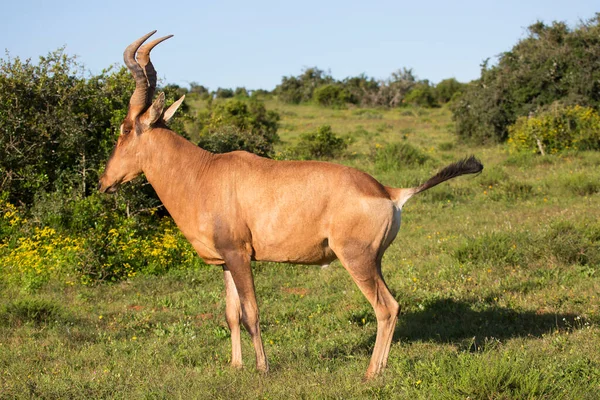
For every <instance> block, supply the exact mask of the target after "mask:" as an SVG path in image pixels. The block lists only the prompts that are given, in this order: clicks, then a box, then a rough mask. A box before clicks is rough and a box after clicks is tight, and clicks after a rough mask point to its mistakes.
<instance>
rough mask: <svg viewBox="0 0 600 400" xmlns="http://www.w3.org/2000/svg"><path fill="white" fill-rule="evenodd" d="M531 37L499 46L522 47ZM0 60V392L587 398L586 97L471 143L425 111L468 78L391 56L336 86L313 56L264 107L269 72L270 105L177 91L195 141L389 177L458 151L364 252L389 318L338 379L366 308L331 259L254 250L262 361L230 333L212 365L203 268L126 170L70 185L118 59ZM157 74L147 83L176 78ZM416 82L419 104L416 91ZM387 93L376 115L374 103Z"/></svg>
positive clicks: (214, 295)
mask: <svg viewBox="0 0 600 400" xmlns="http://www.w3.org/2000/svg"><path fill="white" fill-rule="evenodd" d="M557 26H558V25H556V24H554V25H552V27H544V29H542V31H543V32H545V33H544V34H543V35H541V36H540V37H543V38H546V39H548V38H547V37H546V35H549V34H550V32H552V30H553V29H557V28H556V27H557ZM586 29H590V30H592V29H596V25H595V23H589V24H587V25H584V26H582V27H579V28H577V29H575V30H569V29H567V31H566V33H565V35H566V36H564V37H563V39H564V41H565V42H568V43H572V44H573V43H575V44H576V43H577V40H576V39H577V37H580V36H581V37H583V36H585V35H587V31H586ZM573 34H575V36H576V37H575V38H573V37H571V36H570V35H573ZM577 35H579V36H577ZM585 37H586V38H587V36H585ZM530 39H531V41H529V40H530ZM534 39H535V38H528V39H525V40H524V41H522V42H523V43H529V45H530V46H531V47H532V48H533V49H535V48H536V45H535V43H537V42H536V41H535V40H539V39H535V40H534ZM546 39H543V40H546ZM588 39H589V38H588ZM588 39H586V40H588ZM548 40H549V39H548ZM589 40H590V42H589V43H595V42H594V41H593V40H592V39H589ZM594 40H595V39H594ZM521 44H522V43H520V44H519V45H521ZM575 48H577V47H573V49H575ZM548 49H550V50H551V49H552V47H548ZM550 50H548V51H550ZM587 50H588V52H589V54H591V56H593V54H595V51H596V50H594V49H593V48H591V49H587ZM513 51H514V49H513ZM533 53H535V52H533ZM533 53H532V54H533ZM571 53H572V54H573V55H574V56H577V54H579V53H578V52H571ZM561 54H562V53H561ZM504 62H505V61H501V62H500V63H499V66H497V67H491V68H489V69H484V70H485V71H488V70H489V71H491V70H494V69H495V68H500V66H503V65H504V64H503V63H504ZM582 65H587V64H585V63H583V64H582ZM0 67H1V68H0V72H1V74H0V105H1V107H0V151H2V152H3V153H2V155H1V156H0V168H1V169H0V171H1V172H2V180H1V181H0V184H1V185H2V186H0V189H1V190H0V192H1V194H0V365H2V368H0V398H7V399H8V398H11V399H12V398H32V397H33V398H235V397H244V398H284V397H285V398H293V399H294V398H386V399H387V398H419V399H420V398H431V397H432V396H434V397H439V398H452V399H454V398H456V399H462V398H477V399H479V398H494V399H496V398H507V399H508V398H510V399H520V398H552V399H554V398H573V399H592V398H595V397H596V393H597V392H598V390H599V389H600V350H599V349H600V341H599V338H600V325H599V324H600V299H599V297H598V293H600V281H599V280H598V274H599V270H600V224H599V223H598V221H600V201H599V200H600V168H599V167H600V152H599V151H598V142H597V140H598V138H597V133H598V111H597V106H596V105H595V104H592V103H591V102H590V103H586V102H585V101H582V102H581V103H579V102H577V101H571V100H569V99H571V97H569V96H567V97H561V98H560V99H558V100H559V102H555V101H554V100H552V101H550V100H548V103H545V102H542V101H541V100H540V101H539V102H538V103H536V107H535V108H532V109H531V110H530V111H533V112H531V113H529V111H528V112H527V114H526V115H522V116H521V118H519V116H517V117H516V118H515V119H514V121H513V122H516V123H515V124H514V125H512V126H511V124H512V123H513V122H511V123H510V124H508V125H506V130H507V135H510V136H509V138H510V139H511V141H510V143H508V144H498V143H494V141H493V140H492V141H491V142H490V141H487V140H481V142H486V144H485V145H480V144H478V143H477V141H475V142H468V141H465V140H463V139H465V137H464V136H457V135H456V134H455V130H456V128H457V126H461V128H460V129H463V128H464V126H462V125H461V124H463V123H466V122H464V121H466V120H464V121H459V120H458V119H456V120H455V121H453V116H452V113H451V110H450V107H448V106H447V105H446V103H450V105H452V107H458V109H460V107H462V105H461V104H463V103H461V101H466V100H465V99H467V100H468V99H473V98H474V97H470V96H474V94H473V92H472V91H473V90H475V89H473V86H472V85H470V86H469V87H468V88H466V89H465V87H464V86H461V84H457V82H455V81H453V80H446V81H443V82H440V83H438V84H437V85H435V86H434V85H431V84H429V83H428V82H426V81H419V80H417V79H413V80H412V81H411V79H410V74H409V72H410V71H408V70H403V71H401V72H400V73H398V74H397V76H396V78H391V79H390V80H389V81H387V82H386V84H385V85H382V83H381V82H377V81H376V80H374V79H372V78H367V77H366V76H364V75H363V76H359V77H355V78H348V79H346V80H344V81H342V82H336V81H335V80H332V79H329V77H328V74H325V73H324V72H323V71H320V72H319V71H318V69H315V70H313V71H312V72H310V73H307V74H305V75H302V79H298V78H297V79H296V81H294V79H292V78H287V81H289V82H288V83H287V87H296V89H295V90H296V92H295V93H297V94H299V95H300V98H301V100H299V102H300V103H301V104H294V102H287V101H282V96H283V97H285V93H288V92H287V89H286V90H283V89H280V90H279V91H278V92H277V93H276V96H275V97H276V98H273V97H272V95H271V94H270V93H267V92H265V91H253V92H248V91H247V90H245V89H244V90H242V89H239V90H237V89H236V90H233V91H232V92H233V96H232V97H231V96H230V97H227V98H224V99H221V98H216V97H217V96H216V94H215V93H211V92H210V91H209V89H208V88H205V87H203V86H201V85H198V84H193V85H191V87H190V90H189V91H188V92H189V95H188V97H187V98H186V99H187V100H186V101H187V102H188V104H189V106H190V109H189V110H187V111H186V112H184V113H183V114H182V115H181V116H180V117H179V118H178V119H177V120H175V121H173V126H174V127H175V128H176V130H177V131H179V132H181V133H184V134H185V135H187V136H189V137H190V138H192V139H193V140H194V141H196V142H198V141H200V142H201V143H202V145H203V146H206V147H207V148H210V149H213V150H215V151H228V150H231V149H237V148H247V149H250V150H253V151H255V152H257V153H260V154H266V155H269V156H272V157H274V158H281V159H289V158H302V159H308V158H323V159H330V160H333V161H334V162H339V163H343V164H346V165H349V166H353V167H357V168H360V169H362V170H364V171H366V172H368V173H370V174H373V175H374V176H375V177H376V178H378V179H379V180H380V181H381V182H382V183H384V184H386V185H390V186H395V187H410V186H415V185H417V184H419V183H422V182H423V181H424V180H425V179H426V178H428V177H429V176H431V174H432V173H433V172H434V171H436V170H437V169H438V168H439V167H441V166H443V165H446V164H447V163H449V162H451V161H454V160H456V159H459V158H462V157H464V156H465V155H467V154H471V153H474V154H476V155H478V156H479V157H480V158H481V159H482V161H483V163H484V165H485V169H484V171H483V173H482V174H480V175H479V176H476V177H463V178H460V179H457V180H454V181H452V182H449V183H447V184H444V185H440V186H439V187H436V188H434V189H432V190H430V191H427V192H425V193H423V194H419V195H418V196H415V198H414V199H411V200H410V201H409V202H408V203H407V204H406V205H405V207H404V210H403V222H402V228H401V230H400V232H399V235H398V238H397V239H396V241H395V242H394V243H393V244H392V245H391V246H390V248H389V249H388V251H387V252H386V255H385V257H384V259H383V273H384V276H385V277H386V281H387V283H388V286H389V287H390V288H391V290H392V292H393V293H394V295H395V297H396V298H397V300H398V302H399V303H400V305H401V313H400V316H399V322H398V326H397V328H396V331H395V335H394V339H393V343H392V349H391V352H390V358H389V363H388V368H387V370H386V371H385V372H384V374H383V375H382V376H381V377H379V378H377V379H375V380H373V381H370V382H361V379H362V376H363V373H364V371H365V368H366V366H367V364H368V360H369V357H370V354H371V350H372V346H373V344H374V339H375V337H374V336H375V325H376V321H375V317H374V314H373V312H372V308H371V306H370V305H369V304H368V303H367V301H366V300H365V299H364V297H363V296H362V294H361V293H360V291H359V290H358V289H357V288H356V287H355V285H354V284H353V282H352V279H351V278H350V277H349V276H348V274H347V272H346V271H345V270H344V268H343V267H342V266H341V265H340V264H339V262H334V263H333V264H332V265H331V266H330V267H329V268H319V267H313V266H300V265H288V264H276V263H263V262H257V263H255V264H254V272H255V284H256V288H257V296H258V301H259V307H260V310H261V325H262V330H263V338H264V340H265V346H266V351H267V355H268V357H269V360H270V364H271V373H270V374H269V375H267V376H262V375H260V374H258V373H257V372H256V371H255V368H254V365H253V360H254V355H253V351H252V345H251V341H250V338H249V336H248V335H245V334H243V355H244V360H245V362H246V368H245V369H243V370H239V371H238V370H233V369H231V368H230V367H229V366H228V360H229V357H230V341H229V331H228V329H227V324H226V322H225V318H224V315H223V314H224V308H225V298H224V288H223V282H222V277H221V276H222V273H221V272H220V268H219V267H215V266H208V265H205V264H204V263H203V262H202V261H201V260H200V259H199V258H198V257H197V256H196V255H195V253H194V251H193V249H192V248H191V246H190V245H189V243H187V241H186V240H185V239H184V237H183V236H182V235H181V234H180V233H179V231H178V230H177V229H176V227H175V226H174V225H173V223H172V221H171V219H170V218H169V216H168V214H167V213H166V211H165V210H164V209H163V208H162V206H161V205H160V202H159V201H158V199H156V197H155V195H154V194H153V192H152V190H151V188H150V185H148V184H146V183H145V182H144V181H143V179H141V180H139V181H137V182H132V183H130V184H127V185H125V186H124V187H122V188H121V190H120V191H119V192H118V193H117V194H116V195H114V196H106V195H99V194H97V193H95V192H94V186H95V183H96V181H97V176H98V173H99V172H100V171H101V170H102V164H103V162H105V161H106V159H107V158H108V156H109V153H110V149H111V147H112V145H113V144H114V141H115V139H116V135H117V131H118V123H119V122H120V120H121V118H122V117H123V114H124V112H125V110H126V105H127V102H128V99H129V95H130V94H131V90H132V87H131V86H132V80H131V79H130V77H129V75H128V74H127V73H125V71H124V70H122V69H116V68H113V69H109V70H107V71H104V72H103V73H102V74H100V75H99V76H91V77H88V76H85V74H84V73H83V68H82V67H81V66H80V65H78V64H77V63H76V62H75V60H73V59H72V58H70V57H68V56H67V55H65V54H64V53H63V52H62V51H58V52H55V53H51V54H50V55H49V56H48V57H44V58H42V59H41V60H40V62H39V63H38V64H33V63H31V62H30V61H21V60H19V59H11V58H7V59H6V60H2V61H0ZM500 69H502V68H500ZM500 69H498V70H497V71H500ZM590 71H591V70H590ZM590 73H592V72H590ZM484 74H487V72H485V73H484ZM544 76H545V75H544ZM482 79H484V78H483V77H482ZM540 79H541V78H540ZM544 79H545V78H544ZM284 80H285V79H284ZM297 81H299V82H300V84H298V82H297ZM305 81H306V82H313V83H315V85H314V87H313V88H312V90H308V88H310V85H309V84H306V85H304V82H305ZM290 82H295V83H290ZM557 82H559V81H557ZM590 82H592V81H590ZM317 83H318V84H317ZM294 85H296V86H294ZM327 85H329V86H327ZM394 85H396V86H394ZM475 85H476V84H475ZM407 86H410V90H407V91H406V92H403V93H404V95H403V96H400V97H395V96H396V95H397V94H398V93H399V91H401V90H404V89H405V88H406V87H407ZM322 87H326V88H327V87H328V88H327V89H319V88H322ZM331 87H335V88H341V89H340V90H342V92H343V93H344V95H343V96H348V97H347V98H349V99H351V102H350V104H353V103H352V102H353V101H355V103H354V104H355V106H352V107H349V108H345V107H343V106H341V105H340V104H341V103H340V104H333V103H332V104H326V106H325V107H324V106H323V105H325V104H323V105H322V103H321V102H319V101H317V100H316V98H317V97H319V98H320V96H324V97H323V98H332V99H337V98H338V97H339V96H338V94H339V93H341V92H338V91H337V89H333V90H331ZM392 87H394V88H395V89H393V90H392V89H391V88H392ZM163 89H164V90H165V91H166V92H167V95H168V97H169V98H170V99H171V100H173V99H175V98H176V97H177V96H178V95H179V94H181V93H182V92H183V91H186V89H182V88H180V87H177V86H175V85H167V86H165V87H164V88H163ZM442 89H443V90H442ZM320 90H322V91H323V94H318V93H319V92H320ZM582 90H583V89H582ZM461 91H464V92H463V93H464V94H463V95H461ZM292 92H294V91H290V92H289V93H292ZM332 93H337V94H332ZM361 93H363V94H364V95H362V97H361V96H359V94H361ZM411 93H413V94H411ZM325 94H327V96H325ZM374 94H377V96H375V97H369V96H373V95H374ZM430 95H431V96H433V98H434V99H435V104H434V105H436V107H433V106H432V107H429V106H426V105H425V104H427V102H428V101H429V100H427V99H431V96H430ZM378 96H379V97H378ZM461 96H464V97H462V100H461ZM509 96H510V95H509ZM371 98H378V99H387V100H385V101H381V102H380V103H378V101H379V100H377V101H371V100H366V99H371ZM394 98H396V99H403V100H404V102H402V101H399V102H398V104H396V105H398V106H400V105H401V107H400V108H394V107H390V105H391V104H392V103H391V102H392V100H393V99H394ZM477 98H478V99H482V100H481V101H484V100H483V99H484V97H477ZM510 98H511V99H513V97H510ZM535 98H536V99H538V98H540V97H539V96H538V97H535ZM580 98H583V97H580ZM352 99H357V100H352ZM411 99H412V100H411ZM423 99H425V100H423ZM548 99H550V97H548ZM363 101H364V103H363ZM421 101H425V103H421V104H420V103H419V102H421ZM469 101H471V100H469ZM486 101H487V100H486ZM544 101H545V100H544ZM386 102H387V103H386ZM542 103H543V105H542ZM439 104H442V105H443V106H441V107H437V105H439ZM490 104H491V103H490ZM359 105H360V106H361V107H358V106H359ZM538 106H539V107H538ZM184 111H185V110H184ZM481 112H482V113H484V111H483V110H482V111H481ZM493 112H495V111H494V110H493V109H492V108H490V113H493ZM484 117H485V118H487V116H480V118H481V120H482V121H483V120H485V118H484ZM454 118H456V114H455V116H454ZM469 123H471V122H469ZM482 135H483V134H482ZM481 137H482V138H483V137H484V136H481ZM485 138H488V136H485ZM473 139H475V137H474V138H473ZM540 145H541V148H542V149H543V150H544V153H545V155H544V156H540V155H539V154H537V153H539V151H540V150H539V149H540ZM211 146H214V147H211ZM15 149H16V150H15ZM219 149H220V150H219ZM47 152H49V153H48V154H47ZM291 383H293V384H291Z"/></svg>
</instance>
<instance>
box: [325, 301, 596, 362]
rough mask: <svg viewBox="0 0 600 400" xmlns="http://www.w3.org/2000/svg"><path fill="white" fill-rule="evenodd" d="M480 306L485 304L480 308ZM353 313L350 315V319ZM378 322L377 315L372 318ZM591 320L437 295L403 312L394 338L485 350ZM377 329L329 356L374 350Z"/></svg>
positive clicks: (569, 328) (567, 314)
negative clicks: (513, 339) (419, 306)
mask: <svg viewBox="0 0 600 400" xmlns="http://www.w3.org/2000/svg"><path fill="white" fill-rule="evenodd" d="M478 308H482V309H481V310H478ZM351 318H352V316H351V317H350V319H351ZM369 319H370V322H373V323H372V324H369V327H374V326H375V318H369ZM590 322H594V323H598V322H600V321H589V320H584V319H582V318H581V317H578V316H577V315H576V314H571V313H561V314H555V313H547V312H535V311H517V310H513V309H510V308H506V307H500V306H496V305H491V304H489V303H488V304H482V303H481V301H480V300H474V301H472V302H470V301H463V300H454V299H451V298H443V299H437V300H433V301H430V302H427V303H426V304H423V306H422V308H421V309H419V310H416V311H409V312H401V313H400V315H399V316H398V324H397V326H396V329H395V331H394V339H393V340H394V342H405V343H406V342H408V343H410V342H418V341H424V342H436V343H449V344H453V345H456V346H457V347H458V348H460V349H462V350H465V351H480V350H483V349H484V348H485V346H486V344H488V343H493V342H496V341H498V340H499V341H504V340H507V339H511V338H519V337H523V338H540V337H542V335H544V334H548V333H551V332H554V331H557V330H559V331H566V330H576V329H581V328H582V327H584V326H585V324H586V323H590ZM375 338H376V334H375V332H373V333H372V334H371V335H369V337H366V338H365V340H364V341H361V342H359V343H356V344H355V345H354V346H353V348H352V349H347V348H345V349H330V351H329V353H331V354H328V355H329V356H332V355H336V350H337V351H338V352H341V353H344V354H345V353H356V352H367V353H370V352H371V351H372V349H373V346H374V345H375Z"/></svg>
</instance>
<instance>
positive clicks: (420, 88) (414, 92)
mask: <svg viewBox="0 0 600 400" xmlns="http://www.w3.org/2000/svg"><path fill="white" fill-rule="evenodd" d="M404 104H411V105H414V106H419V107H435V106H437V105H438V104H437V102H436V99H435V95H434V90H433V88H432V87H431V86H429V84H428V83H426V84H423V83H419V84H417V85H416V86H415V87H414V88H412V89H411V91H410V92H408V94H407V95H406V97H405V98H404Z"/></svg>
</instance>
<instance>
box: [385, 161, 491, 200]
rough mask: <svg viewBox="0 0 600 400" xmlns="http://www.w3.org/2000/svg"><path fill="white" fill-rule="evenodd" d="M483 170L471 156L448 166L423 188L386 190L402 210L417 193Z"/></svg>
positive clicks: (388, 188) (479, 163) (423, 185)
mask: <svg viewBox="0 0 600 400" xmlns="http://www.w3.org/2000/svg"><path fill="white" fill-rule="evenodd" d="M482 170H483V164H481V162H480V161H479V160H478V159H476V158H475V156H471V157H467V158H465V159H464V160H460V161H457V162H455V163H452V164H450V165H448V166H447V167H446V168H444V169H442V170H441V171H440V172H438V173H437V174H435V175H434V176H432V177H431V178H429V179H428V180H427V182H425V183H424V184H422V185H421V186H417V187H414V188H408V189H400V188H390V187H386V190H387V191H388V193H389V194H390V196H391V198H392V201H394V203H396V204H397V205H398V207H400V208H402V206H403V205H404V203H406V201H407V200H408V199H410V198H411V197H412V196H413V195H415V194H417V193H421V192H424V191H425V190H427V189H431V188H432V187H434V186H436V185H439V184H440V183H442V182H445V181H447V180H449V179H452V178H456V177H457V176H461V175H466V174H477V173H479V172H481V171H482Z"/></svg>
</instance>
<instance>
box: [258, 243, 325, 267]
mask: <svg viewBox="0 0 600 400" xmlns="http://www.w3.org/2000/svg"><path fill="white" fill-rule="evenodd" d="M253 249H254V257H253V258H254V259H255V260H257V261H273V262H286V263H294V264H310V265H325V264H329V263H330V262H332V261H333V260H335V259H336V258H337V256H336V255H335V253H334V252H333V250H331V248H330V247H329V246H328V243H327V239H321V240H312V241H310V242H309V243H306V242H304V243H302V242H300V241H287V242H267V241H261V240H260V238H259V239H258V240H257V241H255V243H253Z"/></svg>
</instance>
